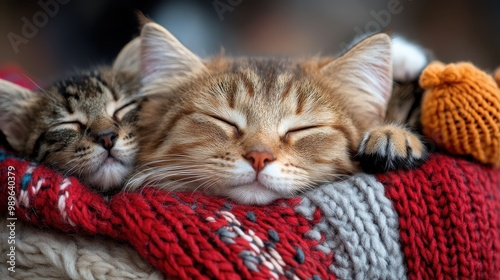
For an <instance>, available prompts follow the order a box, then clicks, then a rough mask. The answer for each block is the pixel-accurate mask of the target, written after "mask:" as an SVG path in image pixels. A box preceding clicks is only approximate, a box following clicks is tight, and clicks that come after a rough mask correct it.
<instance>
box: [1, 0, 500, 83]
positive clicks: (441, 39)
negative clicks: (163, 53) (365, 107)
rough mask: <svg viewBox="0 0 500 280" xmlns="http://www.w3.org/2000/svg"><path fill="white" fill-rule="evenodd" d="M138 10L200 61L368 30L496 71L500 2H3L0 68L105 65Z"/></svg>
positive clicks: (286, 50) (60, 69) (290, 50)
mask: <svg viewBox="0 0 500 280" xmlns="http://www.w3.org/2000/svg"><path fill="white" fill-rule="evenodd" d="M136 11H141V12H142V13H144V14H145V15H146V16H148V17H150V18H152V19H153V20H155V21H157V22H159V23H160V24H162V25H163V26H165V27H166V28H167V29H169V30H170V31H171V32H172V33H173V34H174V35H175V36H176V37H177V38H178V39H179V40H180V41H181V42H182V43H184V44H185V45H186V46H187V47H188V48H190V49H191V50H192V51H194V52H195V53H196V54H198V55H200V56H201V57H207V56H210V55H214V54H217V53H219V52H220V51H221V48H222V47H224V49H225V51H226V53H229V54H232V55H241V54H306V53H312V54H316V53H321V54H323V55H335V54H337V53H339V52H342V51H343V50H345V48H347V47H348V45H349V44H350V43H351V41H352V40H353V39H354V38H356V37H357V36H360V35H362V34H364V33H372V32H377V31H388V32H392V33H395V34H400V35H403V36H405V37H406V38H407V39H409V40H411V41H414V42H416V43H419V44H421V45H423V46H424V47H425V48H427V49H429V50H431V51H432V52H433V53H434V55H435V56H436V57H437V58H439V59H440V60H442V61H444V62H456V61H463V60H467V61H472V62H474V63H475V64H476V65H478V66H480V67H482V68H483V69H485V70H493V69H495V68H496V67H498V66H500V52H499V51H498V50H500V32H499V30H500V1H494V0H491V1H487V0H480V1H457V0H455V1H452V0H442V1H430V0H427V1H426V0H413V1H412V0H370V1H368V0H366V1H361V0H358V1H352V0H351V1H348V0H330V1H326V0H313V1H304V0H302V1H300V0H281V1H280V0H277V1H271V0H210V1H206V0H205V1H201V0H198V1H196V0H179V1H166V0H164V1H160V0H146V1H133V0H93V1H89V0H86V1H84V0H39V1H36V0H32V1H21V0H2V1H1V3H0V14H1V15H0V35H1V38H2V39H1V40H0V66H2V65H8V64H10V65H19V66H20V67H22V68H23V69H24V70H25V71H26V73H27V74H28V75H29V76H31V77H32V78H33V79H34V81H36V82H37V83H40V84H46V83H49V82H51V81H53V80H54V79H56V78H57V77H60V76H63V75H64V73H67V72H68V71H73V70H75V69H82V68H88V67H92V66H95V65H99V64H103V63H110V62H111V61H112V60H113V58H114V57H115V56H116V54H117V53H118V52H119V51H120V49H121V47H123V46H124V45H125V44H126V43H127V42H128V41H129V40H130V39H132V38H133V37H134V36H137V35H138V33H139V29H138V23H137V17H136Z"/></svg>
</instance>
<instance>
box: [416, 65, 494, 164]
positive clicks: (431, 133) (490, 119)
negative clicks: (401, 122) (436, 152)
mask: <svg viewBox="0 0 500 280" xmlns="http://www.w3.org/2000/svg"><path fill="white" fill-rule="evenodd" d="M496 77H497V78H498V77H500V76H499V75H497V76H496ZM420 85H421V86H422V87H423V88H424V89H426V90H427V91H426V93H425V95H424V98H423V101H422V125H423V131H424V134H425V136H426V137H428V138H429V139H431V140H433V141H434V142H436V144H437V145H438V146H440V147H442V148H444V149H446V150H447V151H448V152H450V153H453V154H457V155H465V156H472V157H474V158H475V159H476V160H478V161H480V162H482V163H485V164H491V165H493V166H496V167H500V90H499V89H498V86H497V84H496V82H495V80H494V79H493V77H491V76H490V75H488V74H486V73H485V72H483V71H481V70H480V69H478V68H476V67H475V66H474V65H472V64H470V63H457V64H449V65H443V64H441V63H432V64H431V65H429V66H428V67H427V68H426V69H424V71H423V73H422V75H421V78H420Z"/></svg>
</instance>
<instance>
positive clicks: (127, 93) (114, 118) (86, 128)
mask: <svg viewBox="0 0 500 280" xmlns="http://www.w3.org/2000/svg"><path fill="white" fill-rule="evenodd" d="M139 46H140V44H139V40H138V39H136V40H134V41H132V42H131V43H129V44H128V45H127V46H126V47H125V48H124V49H123V50H122V52H121V53H120V55H119V56H118V57H117V59H116V60H115V63H114V65H113V66H112V67H103V68H98V69H96V70H95V71H90V72H81V73H78V74H76V75H74V76H71V77H69V78H66V79H63V80H61V81H58V82H56V83H54V84H53V85H51V86H48V87H46V88H44V89H40V90H37V91H30V90H27V89H25V88H21V87H19V86H17V85H15V84H12V83H10V82H8V81H3V80H1V81H0V130H1V131H2V132H3V133H4V134H5V136H6V139H7V141H8V143H9V144H10V145H11V147H12V148H13V149H14V150H16V151H17V152H19V153H20V154H21V155H23V156H26V157H30V158H32V159H34V160H36V161H38V162H39V163H41V164H45V165H48V166H50V167H52V168H55V169H57V170H59V171H61V172H63V173H64V174H65V175H73V176H77V177H78V178H79V179H80V180H81V181H82V182H84V183H86V184H88V185H90V186H92V187H94V188H96V189H98V190H101V191H108V190H110V189H113V188H117V187H122V186H123V185H122V183H123V181H124V179H125V177H126V176H127V175H128V174H129V173H130V171H131V170H132V168H133V165H134V160H135V155H136V152H137V140H136V136H137V135H136V131H135V123H136V121H137V115H136V113H137V110H138V107H139V104H140V100H141V98H140V96H139V94H138V92H139V88H140V78H139V74H138V71H139V69H138V60H137V58H138V54H139V49H138V48H139ZM134 59H135V60H136V61H134Z"/></svg>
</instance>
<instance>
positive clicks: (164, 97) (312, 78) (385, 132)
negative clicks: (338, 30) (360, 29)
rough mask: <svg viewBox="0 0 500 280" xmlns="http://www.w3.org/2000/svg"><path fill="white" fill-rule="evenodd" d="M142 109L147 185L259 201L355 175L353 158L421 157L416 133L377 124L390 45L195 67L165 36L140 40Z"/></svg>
mask: <svg viewBox="0 0 500 280" xmlns="http://www.w3.org/2000/svg"><path fill="white" fill-rule="evenodd" d="M141 41H142V42H141V43H142V46H141V67H142V71H143V77H142V82H143V85H144V88H143V93H145V94H147V95H148V96H150V98H148V101H147V102H145V103H144V105H143V106H144V107H143V110H142V111H141V117H140V121H139V131H140V136H141V137H140V151H139V154H138V163H139V164H138V168H137V170H136V172H135V174H134V176H133V177H132V178H131V180H130V181H129V182H128V184H127V188H128V189H137V188H140V187H142V186H145V185H152V186H156V187H159V188H162V189H166V190H180V191H202V192H205V193H207V194H209V195H218V196H225V197H228V198H230V199H233V200H235V201H237V202H240V203H245V204H266V203H269V202H271V201H273V200H275V199H278V198H282V197H289V196H291V195H295V194H297V193H299V192H304V191H306V190H308V189H311V188H313V187H315V186H318V185H319V184H322V183H325V182H330V181H332V180H337V179H339V178H342V176H344V175H346V174H352V173H354V172H358V171H360V166H359V162H358V160H357V157H356V155H357V154H358V153H359V152H360V153H361V157H363V156H364V155H376V156H377V157H381V158H383V159H384V160H385V162H389V163H390V164H388V165H387V168H397V166H395V165H394V166H393V163H397V162H398V161H397V160H396V159H399V158H404V159H407V160H408V161H409V162H410V161H411V162H413V163H414V164H417V162H418V161H419V160H421V159H423V157H424V156H425V147H424V146H423V145H422V143H421V141H420V140H419V138H418V136H416V135H414V134H413V133H411V132H410V131H409V130H407V129H406V128H404V127H402V126H398V125H384V117H385V114H386V109H387V104H388V100H389V98H390V96H391V89H392V83H393V82H392V60H391V39H390V38H389V37H388V36H387V35H385V34H378V35H374V36H371V37H369V38H367V39H365V40H363V41H362V42H360V43H359V44H357V45H356V46H354V47H353V48H352V49H351V50H349V51H348V52H347V53H345V54H344V55H343V56H341V57H339V58H337V59H333V58H325V59H319V58H311V59H304V60H291V59H277V58H226V57H222V56H220V57H214V58H212V59H210V60H207V61H202V60H200V59H199V58H198V57H197V56H196V55H194V54H193V53H191V52H190V51H189V50H188V49H186V48H185V47H184V46H183V45H182V44H181V43H180V42H179V41H178V40H177V39H176V38H174V37H173V36H172V35H171V34H170V33H169V32H168V31H167V30H165V29H164V28H163V27H161V26H159V25H157V24H155V23H148V24H146V25H145V26H144V28H143V30H142V33H141Z"/></svg>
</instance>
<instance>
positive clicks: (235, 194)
mask: <svg viewBox="0 0 500 280" xmlns="http://www.w3.org/2000/svg"><path fill="white" fill-rule="evenodd" d="M225 195H226V196H227V197H228V198H230V199H232V200H234V201H236V202H238V203H241V204H254V205H262V204H268V203H271V202H273V201H274V200H276V199H279V198H286V197H288V196H287V195H285V194H283V193H278V192H275V191H273V190H270V189H269V188H266V187H265V186H263V185H261V184H260V183H258V182H254V183H252V184H249V185H242V186H238V187H231V189H229V190H228V191H227V192H226V193H225Z"/></svg>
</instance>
